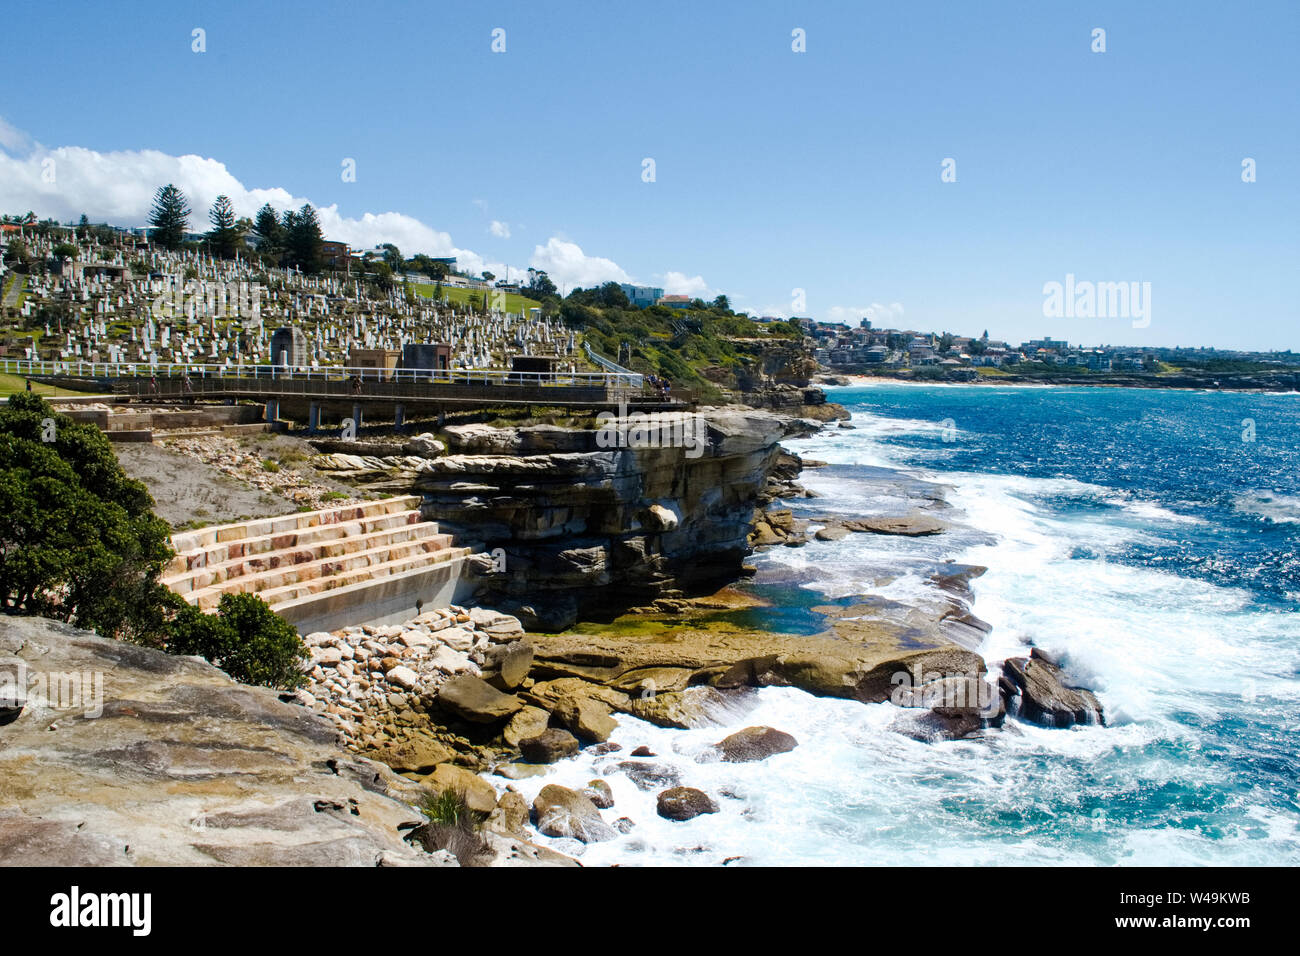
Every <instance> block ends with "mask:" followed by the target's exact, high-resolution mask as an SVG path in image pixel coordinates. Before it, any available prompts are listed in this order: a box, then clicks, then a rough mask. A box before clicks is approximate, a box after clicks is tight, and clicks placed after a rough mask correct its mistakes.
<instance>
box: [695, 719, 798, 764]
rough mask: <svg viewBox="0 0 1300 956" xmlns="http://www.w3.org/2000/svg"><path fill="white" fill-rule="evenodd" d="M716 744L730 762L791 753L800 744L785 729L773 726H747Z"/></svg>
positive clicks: (747, 761) (763, 758)
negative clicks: (781, 729)
mask: <svg viewBox="0 0 1300 956" xmlns="http://www.w3.org/2000/svg"><path fill="white" fill-rule="evenodd" d="M715 746H716V747H717V748H718V751H719V753H721V754H722V759H723V760H725V761H727V762H728V763H749V762H751V761H754V760H766V759H767V758H768V757H771V756H772V755H773V754H784V753H789V752H790V751H791V750H794V748H795V747H797V746H799V742H798V741H797V740H795V739H794V738H793V737H791V736H790V735H789V734H787V733H785V732H784V731H780V730H774V729H773V728H771V727H746V728H745V729H744V730H739V731H737V732H736V733H734V734H732V735H731V736H730V737H727V738H725V739H724V740H723V741H722V742H721V743H719V744H716V745H715Z"/></svg>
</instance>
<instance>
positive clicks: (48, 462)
mask: <svg viewBox="0 0 1300 956" xmlns="http://www.w3.org/2000/svg"><path fill="white" fill-rule="evenodd" d="M152 509H153V499H152V498H151V497H150V496H149V492H148V490H147V489H146V488H145V486H144V485H143V484H142V483H141V482H138V481H134V480H132V479H130V478H128V477H127V476H126V474H125V473H124V472H123V471H122V468H121V466H120V465H118V462H117V458H116V457H115V456H114V454H113V450H112V447H111V446H110V445H109V442H108V439H107V438H106V437H105V436H104V434H103V433H102V432H101V431H100V430H99V429H98V428H96V427H95V426H93V425H85V424H80V423H78V422H74V421H72V420H71V419H69V418H67V417H66V416H63V415H58V414H56V413H55V412H54V410H53V409H52V408H51V407H50V405H49V404H48V403H47V402H46V401H45V400H44V399H42V398H41V397H40V396H38V395H35V394H31V393H28V392H19V393H17V394H15V395H13V396H11V397H10V398H9V402H8V404H7V405H5V406H3V407H0V609H2V610H3V611H4V612H5V613H7V614H32V615H37V614H39V615H42V616H44V617H49V618H53V619H55V620H60V621H66V622H68V623H71V624H75V625H76V626H78V627H83V628H87V629H89V630H94V631H97V632H99V633H100V634H102V635H104V636H105V637H115V638H119V639H124V640H131V641H136V642H138V643H144V644H153V645H157V644H159V643H160V642H161V639H162V637H163V634H164V632H165V626H166V618H165V613H164V612H165V609H166V604H167V601H166V599H167V596H168V594H169V593H170V592H168V591H167V590H166V588H164V587H163V586H162V585H161V584H159V583H158V576H159V575H160V574H161V573H162V569H163V567H164V565H165V564H166V562H167V561H168V560H169V559H170V558H171V555H172V550H171V545H170V542H169V540H168V534H169V529H168V527H167V524H166V522H164V521H163V520H162V519H160V518H158V517H157V516H156V515H154V513H153V510H152Z"/></svg>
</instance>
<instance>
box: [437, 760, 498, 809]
mask: <svg viewBox="0 0 1300 956" xmlns="http://www.w3.org/2000/svg"><path fill="white" fill-rule="evenodd" d="M424 784H425V785H426V786H428V787H431V788H432V789H434V790H451V791H453V792H455V793H458V794H460V795H461V796H462V797H463V798H464V799H465V805H466V806H467V807H469V808H470V809H471V810H474V811H476V812H478V813H491V812H492V811H493V810H494V809H496V805H497V792H496V788H494V787H493V786H492V784H490V783H488V782H487V781H486V780H484V779H483V778H482V777H480V776H479V775H478V774H476V773H473V772H472V771H469V770H466V769H465V768H464V767H457V766H456V765H455V764H450V763H443V764H439V765H438V766H437V767H435V768H434V771H433V773H431V774H429V775H428V776H427V777H425V778H424Z"/></svg>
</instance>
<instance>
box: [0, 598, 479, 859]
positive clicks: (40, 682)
mask: <svg viewBox="0 0 1300 956" xmlns="http://www.w3.org/2000/svg"><path fill="white" fill-rule="evenodd" d="M0 660H3V662H4V665H5V673H6V674H7V675H9V677H10V679H9V680H8V682H7V684H6V687H5V694H4V696H5V697H6V698H8V706H7V707H6V708H5V709H6V718H5V723H4V725H3V726H0V806H3V807H4V809H2V810H0V864H3V865H6V866H26V865H42V866H157V865H169V866H175V865H218V864H225V865H235V866H375V865H397V866H422V865H423V866H428V865H455V859H454V858H453V857H451V856H449V855H448V854H445V853H439V854H431V853H427V852H425V851H423V850H421V849H418V848H416V847H413V846H411V845H410V844H409V843H407V842H406V841H404V839H403V829H404V827H405V826H406V825H411V824H415V823H417V822H419V821H420V820H421V819H422V818H421V815H420V813H419V812H418V811H417V810H415V809H413V807H412V804H413V803H414V802H415V801H416V800H417V799H418V795H419V793H420V789H419V788H418V787H417V786H416V785H414V784H412V783H410V782H409V781H406V780H403V779H402V778H401V777H399V776H397V775H396V774H394V773H393V772H392V771H391V770H389V769H388V768H387V767H384V766H383V765H381V764H378V763H375V762H373V761H371V760H366V759H363V758H360V757H356V756H353V755H350V754H348V753H346V752H345V751H343V750H342V749H341V748H340V747H339V744H338V735H337V733H336V731H335V730H334V728H332V727H331V726H330V725H329V724H328V723H327V722H326V721H325V720H323V719H322V718H321V717H319V716H317V715H316V714H314V713H312V712H310V711H308V710H306V709H305V708H303V707H301V706H299V705H297V704H294V703H286V702H284V701H282V700H281V699H280V697H279V695H278V694H277V693H276V692H274V691H271V690H266V689H263V688H256V687H247V686H244V685H241V684H237V683H235V682H234V681H233V680H231V679H230V678H229V677H227V676H226V675H225V674H224V673H222V672H221V671H219V670H217V669H216V668H215V667H212V666H211V665H209V664H206V663H204V662H202V661H199V660H197V659H194V658H183V657H172V656H168V655H166V654H163V653H162V652H159V651H154V650H149V649H146V648H140V647H136V646H133V645H130V644H124V643H121V642H118V641H111V640H106V639H104V638H101V637H99V636H97V635H95V634H93V633H91V632H88V631H82V630H78V629H76V628H73V627H70V626H68V625H64V624H59V623H56V622H52V621H48V620H44V619H41V618H2V619H0ZM97 683H98V686H99V687H100V688H102V692H100V693H97V692H96V691H95V687H96V684H97Z"/></svg>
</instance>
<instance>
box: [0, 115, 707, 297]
mask: <svg viewBox="0 0 1300 956" xmlns="http://www.w3.org/2000/svg"><path fill="white" fill-rule="evenodd" d="M50 160H52V164H51V163H50V162H47V161H50ZM51 173H52V175H51ZM166 183H175V184H176V185H177V186H178V187H180V189H181V191H182V192H184V193H185V195H186V197H188V199H189V202H190V205H191V207H192V208H193V212H192V214H191V216H190V228H191V229H192V230H193V231H195V232H202V231H204V230H206V229H207V228H208V219H207V211H208V209H209V208H210V207H211V205H212V202H213V200H215V199H216V198H217V196H219V195H222V194H224V195H227V196H229V197H230V201H231V204H232V205H233V206H234V208H235V213H236V215H239V216H249V217H251V216H253V215H255V214H256V212H257V210H258V209H260V208H261V207H262V206H263V205H265V204H266V203H270V204H271V205H272V206H274V207H275V208H276V209H279V210H281V211H283V210H285V209H290V208H292V209H297V208H298V207H299V206H301V205H303V203H307V202H311V200H310V199H309V198H307V197H305V196H295V195H294V194H293V193H291V192H290V191H289V190H287V189H283V188H280V187H269V188H253V187H248V186H245V185H244V184H243V183H242V182H240V181H239V179H238V178H236V177H235V175H234V174H233V173H231V172H230V170H229V169H227V168H226V165H225V164H224V163H222V162H219V161H218V160H216V159H211V158H205V157H202V156H196V155H192V154H190V155H185V156H173V155H171V154H168V153H164V152H161V151H159V150H151V149H146V150H117V151H112V152H99V151H96V150H92V149H86V148H83V147H80V146H61V147H57V148H54V149H49V148H46V147H44V146H41V145H40V144H39V143H36V142H34V141H33V140H32V139H31V137H29V136H28V135H27V134H26V133H24V132H23V131H22V130H19V129H16V128H15V127H14V126H12V125H11V124H9V123H8V122H6V121H5V120H4V119H3V118H2V117H0V212H6V213H14V214H21V213H24V212H26V211H27V210H29V209H30V210H32V211H34V212H35V213H36V214H37V215H38V216H39V217H41V218H53V219H57V220H60V221H63V222H67V221H69V220H75V219H77V218H78V217H79V216H81V215H82V213H85V214H86V215H87V216H89V217H90V219H91V220H92V221H94V222H109V223H112V224H114V225H120V226H143V225H145V224H146V223H147V221H148V218H149V210H150V207H151V206H152V205H153V197H154V193H155V192H156V191H157V189H158V187H159V186H161V185H164V184H166ZM472 201H473V202H474V204H475V205H477V206H478V207H479V208H480V209H482V210H484V211H486V209H487V203H486V202H485V201H483V200H481V199H475V200H472ZM312 205H314V206H316V212H317V215H318V216H319V218H320V223H321V229H322V230H323V231H324V233H325V236H326V238H328V239H332V240H336V241H339V242H346V243H348V245H350V246H352V247H353V248H356V249H369V248H371V247H373V246H377V245H380V244H382V243H385V242H391V243H393V244H394V245H396V246H397V247H398V248H399V249H401V250H402V252H403V253H405V254H406V255H408V256H410V255H414V254H415V253H419V252H422V253H425V254H426V255H433V256H455V257H456V259H457V265H458V266H459V267H460V268H461V269H463V270H465V271H467V272H470V273H481V272H482V271H483V270H484V269H487V270H489V271H491V272H494V273H496V274H497V275H505V274H506V269H507V264H506V263H503V262H493V261H489V260H487V259H485V258H484V257H483V256H482V255H481V254H479V253H477V252H475V251H474V250H472V249H464V248H461V247H459V246H457V245H456V244H455V243H454V242H453V241H452V238H451V235H450V234H449V233H447V232H443V231H440V230H438V229H434V228H433V227H432V226H430V225H428V224H427V223H424V222H421V221H420V220H419V219H416V218H415V217H413V216H408V215H406V214H404V213H399V212H381V213H373V212H367V213H364V214H363V215H361V216H359V217H350V216H344V215H343V214H342V213H341V212H339V208H338V205H337V204H331V205H328V206H321V205H319V204H316V203H312ZM488 231H489V232H490V233H491V234H492V235H493V236H496V237H498V238H503V239H508V238H509V237H510V235H511V230H510V225H509V223H506V222H502V221H498V220H492V222H491V225H490V226H489V227H488ZM529 265H530V266H532V267H534V268H537V269H544V270H545V271H546V272H547V273H549V274H550V276H551V279H552V281H554V282H555V283H556V284H557V285H561V286H566V287H569V288H573V287H575V286H583V287H589V286H592V285H596V284H598V283H601V282H608V281H611V280H613V281H617V282H630V281H632V280H631V277H630V276H629V275H628V274H627V272H625V271H624V270H623V268H622V267H621V266H619V265H618V263H616V262H614V261H612V260H610V259H606V258H602V257H600V256H589V255H587V254H586V253H585V252H583V250H582V248H581V247H580V246H579V245H578V244H577V243H576V242H573V241H571V240H569V239H563V238H560V237H559V236H552V237H551V238H550V239H549V240H548V241H547V243H546V244H545V245H539V246H536V247H535V248H534V249H533V255H532V258H531V259H530V260H529ZM509 268H510V274H511V276H512V277H513V276H515V275H521V274H522V273H523V272H524V269H523V268H521V267H519V266H518V265H510V267H509ZM663 285H664V288H665V289H666V290H667V291H669V292H672V293H675V294H685V295H704V294H705V293H707V292H708V291H709V290H708V286H707V284H706V283H705V282H704V279H703V278H701V277H700V276H693V277H688V276H686V275H685V274H684V273H680V272H669V273H667V274H666V275H665V276H664V277H663Z"/></svg>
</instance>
